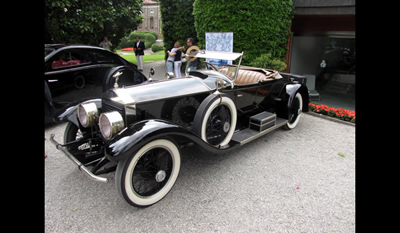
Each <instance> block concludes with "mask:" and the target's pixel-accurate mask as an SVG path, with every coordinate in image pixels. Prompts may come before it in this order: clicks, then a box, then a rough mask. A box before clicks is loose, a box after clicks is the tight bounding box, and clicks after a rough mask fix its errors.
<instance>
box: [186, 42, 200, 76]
mask: <svg viewBox="0 0 400 233" xmlns="http://www.w3.org/2000/svg"><path fill="white" fill-rule="evenodd" d="M193 43H194V39H193V38H191V37H189V38H187V40H186V44H187V46H189V48H188V49H187V52H186V54H187V55H192V56H194V55H196V54H197V53H198V52H199V50H200V49H199V47H198V46H197V45H194V44H193ZM187 61H188V62H190V64H189V71H191V70H195V69H197V65H198V64H199V60H198V59H197V58H193V57H192V58H191V57H189V58H188V59H187Z"/></svg>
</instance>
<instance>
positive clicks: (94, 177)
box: [50, 134, 108, 183]
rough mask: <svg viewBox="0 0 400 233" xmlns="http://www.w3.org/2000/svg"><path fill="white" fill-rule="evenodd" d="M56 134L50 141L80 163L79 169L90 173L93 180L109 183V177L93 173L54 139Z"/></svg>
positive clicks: (52, 135)
mask: <svg viewBox="0 0 400 233" xmlns="http://www.w3.org/2000/svg"><path fill="white" fill-rule="evenodd" d="M54 136H55V135H54V134H51V137H50V142H51V143H53V144H54V145H55V146H56V148H57V150H60V151H62V152H63V153H64V154H65V155H66V156H67V157H68V158H69V159H70V160H71V161H72V162H74V163H75V164H76V165H78V168H79V170H81V171H83V173H85V174H86V175H88V176H89V177H90V178H91V179H92V180H95V181H99V182H102V183H107V182H108V179H107V178H104V177H101V176H97V175H95V174H93V173H92V172H91V171H90V170H89V169H88V168H87V167H85V166H84V165H83V164H82V163H81V162H79V160H77V159H76V158H75V157H74V156H73V155H72V154H71V153H69V152H68V151H67V150H66V149H65V148H64V146H63V145H61V144H60V143H58V142H57V141H56V140H55V139H54Z"/></svg>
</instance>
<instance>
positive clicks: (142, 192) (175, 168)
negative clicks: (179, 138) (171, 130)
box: [115, 138, 181, 207]
mask: <svg viewBox="0 0 400 233" xmlns="http://www.w3.org/2000/svg"><path fill="white" fill-rule="evenodd" d="M180 167H181V157H180V152H179V149H178V147H177V145H176V143H175V142H174V141H173V140H172V139H167V138H166V139H157V140H154V141H151V142H149V143H147V144H146V145H145V146H143V147H142V148H141V149H140V150H139V151H137V152H136V153H134V154H133V155H131V156H130V157H129V158H128V159H126V160H124V161H120V162H119V163H118V166H117V171H116V173H115V182H116V186H117V190H118V191H119V193H120V195H121V196H122V197H123V198H124V199H125V200H126V201H127V202H128V203H129V204H131V205H133V206H136V207H148V206H150V205H153V204H155V203H157V202H158V201H160V200H161V199H163V198H164V197H165V196H166V195H167V194H168V193H169V191H170V190H171V189H172V187H173V186H174V184H175V181H176V180H177V178H178V175H179V170H180Z"/></svg>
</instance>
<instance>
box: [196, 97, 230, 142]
mask: <svg viewBox="0 0 400 233" xmlns="http://www.w3.org/2000/svg"><path fill="white" fill-rule="evenodd" d="M236 121H237V112H236V106H235V103H234V102H233V101H232V99H231V98H229V96H228V95H226V94H221V95H220V94H212V95H210V96H208V97H207V98H205V99H204V100H203V102H202V103H201V104H200V107H199V108H198V109H197V112H196V115H195V117H194V121H193V132H194V133H196V134H197V135H199V136H200V137H201V139H203V140H204V141H205V142H207V143H209V144H211V145H213V146H215V147H223V146H226V145H228V144H229V142H230V140H231V139H232V136H233V133H234V132H235V127H236Z"/></svg>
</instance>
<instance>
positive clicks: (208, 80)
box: [189, 70, 230, 89]
mask: <svg viewBox="0 0 400 233" xmlns="http://www.w3.org/2000/svg"><path fill="white" fill-rule="evenodd" d="M189 75H192V76H196V77H199V78H201V79H203V82H204V83H205V84H206V85H207V86H208V87H210V88H211V89H215V88H216V86H215V80H216V79H217V78H221V79H222V80H224V85H225V86H228V87H230V83H229V82H228V81H227V80H228V78H227V77H226V76H225V75H223V74H221V73H219V72H216V71H213V70H194V71H190V72H189Z"/></svg>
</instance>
